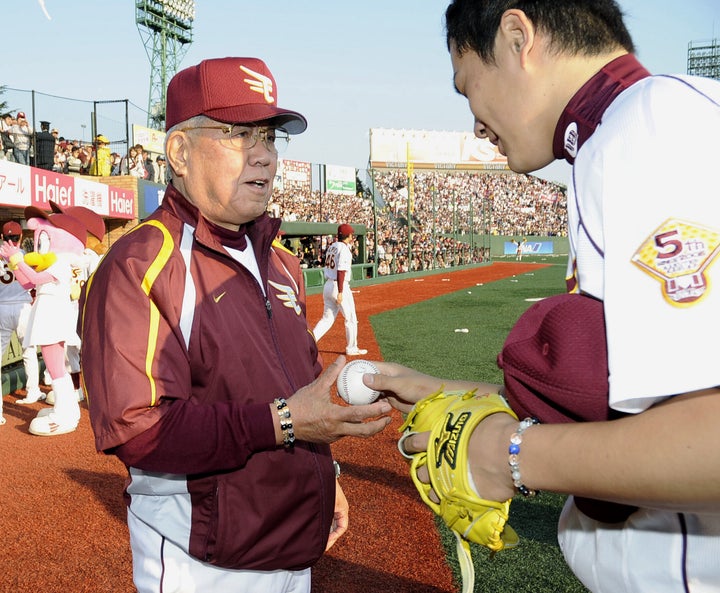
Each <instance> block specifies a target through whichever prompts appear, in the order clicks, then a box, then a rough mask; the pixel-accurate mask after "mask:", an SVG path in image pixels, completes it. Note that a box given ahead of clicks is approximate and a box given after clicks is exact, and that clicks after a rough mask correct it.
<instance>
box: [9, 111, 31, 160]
mask: <svg viewBox="0 0 720 593" xmlns="http://www.w3.org/2000/svg"><path fill="white" fill-rule="evenodd" d="M15 119H16V122H15V125H13V127H12V136H13V140H14V142H15V147H14V148H13V155H14V156H15V162H16V163H20V164H21V165H29V164H30V145H31V144H32V135H33V129H32V127H31V126H30V124H29V123H28V120H27V118H26V117H25V112H24V111H18V114H17V117H16V118H15Z"/></svg>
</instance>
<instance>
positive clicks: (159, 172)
mask: <svg viewBox="0 0 720 593" xmlns="http://www.w3.org/2000/svg"><path fill="white" fill-rule="evenodd" d="M154 181H155V183H161V184H163V185H164V184H166V183H167V182H168V181H169V178H168V169H167V165H166V164H165V157H164V156H163V155H159V156H158V157H157V159H155V179H154Z"/></svg>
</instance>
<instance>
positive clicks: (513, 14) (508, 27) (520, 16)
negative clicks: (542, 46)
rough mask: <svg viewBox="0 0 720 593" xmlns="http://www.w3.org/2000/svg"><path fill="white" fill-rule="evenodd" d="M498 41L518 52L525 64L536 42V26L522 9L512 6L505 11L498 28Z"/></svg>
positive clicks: (522, 62)
mask: <svg viewBox="0 0 720 593" xmlns="http://www.w3.org/2000/svg"><path fill="white" fill-rule="evenodd" d="M498 42H499V43H505V44H506V46H507V47H509V48H510V49H511V51H512V52H514V53H516V54H518V55H519V56H520V60H521V64H522V65H523V66H524V65H525V60H526V59H527V55H528V54H529V53H530V51H531V50H532V47H533V44H534V42H535V27H534V25H533V23H532V21H531V20H530V19H529V18H528V17H527V15H526V14H525V13H524V12H523V11H522V10H518V9H516V8H511V9H509V10H506V11H505V12H504V13H503V15H502V17H501V19H500V27H499V29H498Z"/></svg>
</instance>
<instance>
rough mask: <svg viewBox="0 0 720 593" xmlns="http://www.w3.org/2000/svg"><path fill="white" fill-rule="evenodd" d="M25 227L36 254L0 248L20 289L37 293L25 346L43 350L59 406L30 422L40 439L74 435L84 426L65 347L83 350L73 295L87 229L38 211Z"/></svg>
mask: <svg viewBox="0 0 720 593" xmlns="http://www.w3.org/2000/svg"><path fill="white" fill-rule="evenodd" d="M25 218H26V219H27V226H28V228H29V229H31V230H33V231H34V233H35V234H34V239H35V251H33V252H30V253H28V254H26V255H25V256H24V257H23V254H22V252H21V251H20V250H19V249H18V248H17V247H16V246H13V245H9V244H8V243H5V244H3V245H2V246H1V247H0V256H2V257H3V258H4V259H6V260H7V262H8V265H9V267H10V269H11V270H13V271H14V272H15V277H16V279H17V280H18V282H20V284H21V285H22V286H23V287H24V288H27V289H31V288H35V291H36V298H35V302H34V303H33V306H32V310H31V312H30V320H29V322H28V327H27V332H26V334H25V340H24V342H23V347H24V348H27V347H30V346H40V349H41V352H42V357H43V360H44V362H45V366H46V367H47V369H48V372H49V374H50V377H51V381H52V388H53V392H54V395H55V403H54V406H53V407H52V408H46V409H44V410H41V411H40V412H39V413H38V415H37V416H36V417H35V418H34V419H33V420H32V422H30V428H29V431H30V433H31V434H34V435H38V436H55V435H60V434H65V433H68V432H72V431H74V430H75V429H76V428H77V425H78V422H79V421H80V405H79V403H78V398H77V394H76V391H75V389H74V388H73V381H72V378H71V377H70V374H69V373H68V372H67V370H66V367H65V348H66V346H79V345H80V338H79V336H78V334H77V329H76V325H77V323H76V322H77V308H76V305H74V304H73V302H72V298H71V294H72V295H73V296H75V295H78V296H79V287H77V282H75V281H74V280H75V277H76V275H77V274H76V271H77V269H78V267H79V266H80V262H81V259H82V255H83V250H84V249H85V246H86V242H87V232H88V231H87V226H86V224H84V223H83V222H82V221H81V220H79V219H78V218H76V217H74V216H71V215H69V214H65V213H59V212H56V213H52V214H51V213H47V212H44V211H42V210H40V209H39V208H36V207H34V206H28V207H27V208H25Z"/></svg>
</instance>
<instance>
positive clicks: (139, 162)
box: [120, 146, 146, 179]
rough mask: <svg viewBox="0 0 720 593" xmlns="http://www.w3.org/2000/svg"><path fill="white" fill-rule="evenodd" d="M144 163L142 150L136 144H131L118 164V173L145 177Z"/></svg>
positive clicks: (140, 177)
mask: <svg viewBox="0 0 720 593" xmlns="http://www.w3.org/2000/svg"><path fill="white" fill-rule="evenodd" d="M145 173H146V171H145V163H144V162H143V159H142V152H139V151H138V148H137V146H131V147H130V149H129V150H128V153H127V155H126V156H124V157H123V159H122V163H121V164H120V175H132V176H133V177H137V178H139V179H145Z"/></svg>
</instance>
